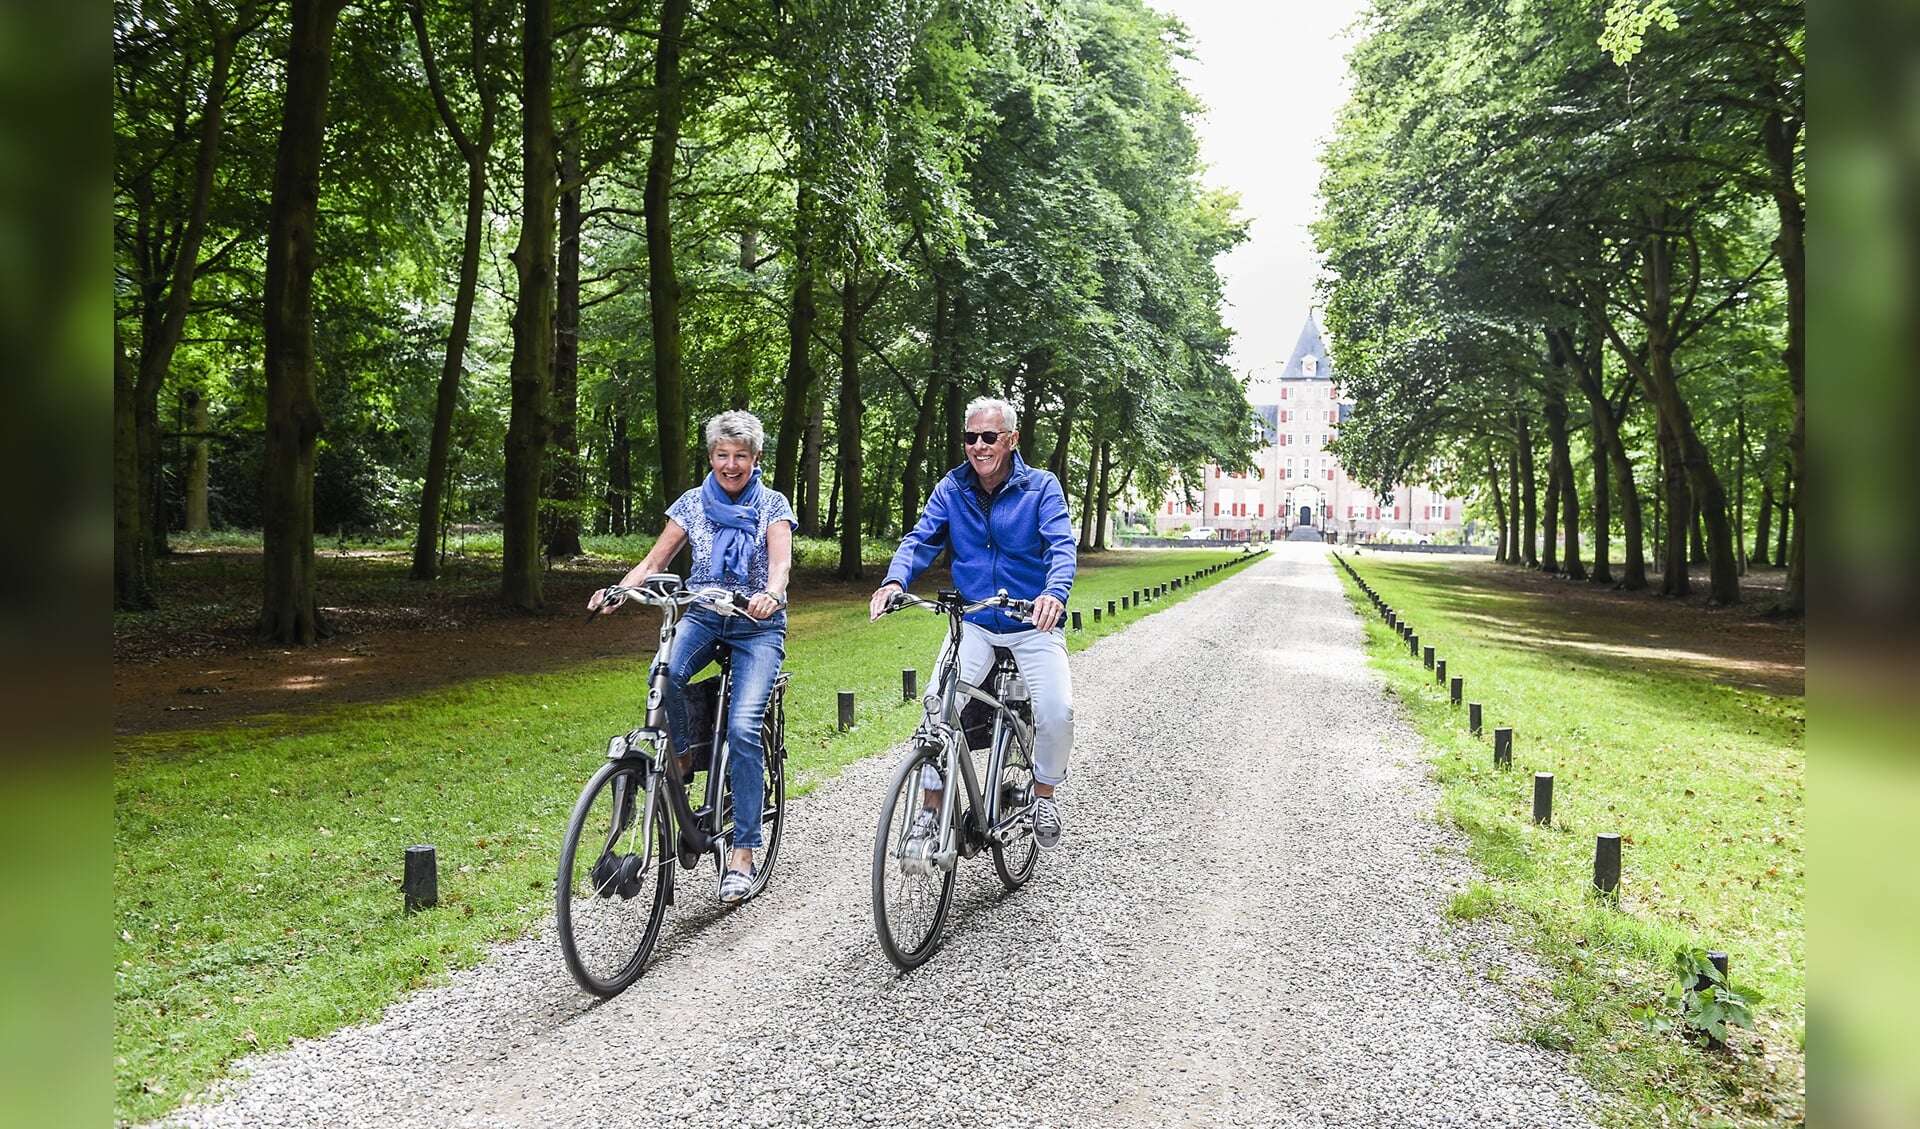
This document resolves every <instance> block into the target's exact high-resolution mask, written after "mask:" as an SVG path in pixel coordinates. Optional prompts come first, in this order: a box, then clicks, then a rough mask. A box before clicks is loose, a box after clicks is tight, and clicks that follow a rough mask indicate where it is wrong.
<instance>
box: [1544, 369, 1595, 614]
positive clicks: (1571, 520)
mask: <svg viewBox="0 0 1920 1129" xmlns="http://www.w3.org/2000/svg"><path fill="white" fill-rule="evenodd" d="M1564 380H1565V377H1564V376H1563V375H1558V374H1556V375H1555V376H1553V377H1551V378H1549V380H1548V388H1547V401H1546V419H1547V442H1548V444H1549V445H1550V446H1551V449H1552V454H1551V456H1550V458H1551V462H1550V464H1549V466H1548V468H1547V474H1548V476H1549V478H1550V479H1553V480H1557V481H1558V482H1559V483H1560V488H1559V489H1558V490H1557V491H1555V501H1556V502H1558V508H1556V507H1555V505H1554V504H1553V503H1549V504H1548V506H1547V525H1548V529H1547V540H1548V541H1549V542H1552V540H1553V537H1554V533H1553V529H1552V526H1553V524H1554V522H1555V520H1556V519H1559V518H1560V517H1561V515H1563V514H1564V515H1565V517H1564V520H1563V521H1561V522H1560V526H1561V534H1562V536H1563V537H1564V538H1565V544H1564V545H1563V546H1562V547H1561V552H1560V570H1561V571H1562V572H1564V573H1565V574H1566V575H1567V577H1568V578H1569V579H1572V580H1585V579H1586V578H1587V569H1586V566H1585V565H1583V564H1581V563H1580V490H1579V483H1578V480H1577V479H1576V478H1575V476H1574V471H1573V452H1572V450H1571V448H1570V444H1569V442H1568V437H1567V389H1566V385H1565V383H1564Z"/></svg>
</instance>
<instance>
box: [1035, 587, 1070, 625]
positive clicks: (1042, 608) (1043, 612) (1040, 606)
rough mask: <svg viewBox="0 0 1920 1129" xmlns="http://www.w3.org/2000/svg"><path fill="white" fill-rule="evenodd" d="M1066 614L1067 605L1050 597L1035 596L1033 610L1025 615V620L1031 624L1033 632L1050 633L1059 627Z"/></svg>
mask: <svg viewBox="0 0 1920 1129" xmlns="http://www.w3.org/2000/svg"><path fill="white" fill-rule="evenodd" d="M1066 613H1067V605H1065V604H1063V603H1061V602H1060V601H1059V600H1056V599H1054V598H1053V597H1052V596H1036V597H1035V598H1034V601H1033V610H1032V611H1031V612H1029V613H1027V618H1028V619H1030V620H1031V621H1032V622H1033V626H1034V630H1036V631H1052V630H1053V629H1054V628H1055V627H1057V626H1059V623H1060V619H1061V617H1062V616H1064V615H1066Z"/></svg>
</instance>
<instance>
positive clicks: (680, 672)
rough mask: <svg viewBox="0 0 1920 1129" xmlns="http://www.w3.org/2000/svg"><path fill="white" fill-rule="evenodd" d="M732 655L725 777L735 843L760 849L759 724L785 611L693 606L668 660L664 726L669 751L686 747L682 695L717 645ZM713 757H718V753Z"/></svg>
mask: <svg viewBox="0 0 1920 1129" xmlns="http://www.w3.org/2000/svg"><path fill="white" fill-rule="evenodd" d="M723 646H724V647H728V648H731V649H732V651H733V691H732V699H733V700H732V702H731V704H730V705H729V706H728V711H729V712H728V714H727V745H728V747H729V749H730V750H731V752H730V753H729V754H728V756H729V760H728V770H727V771H728V776H729V777H730V778H731V780H732V782H733V845H734V846H735V847H739V848H741V849H743V850H744V849H748V848H757V847H759V846H760V809H761V805H762V804H763V803H764V802H765V800H766V791H767V751H766V749H765V748H764V747H763V746H762V743H761V735H760V724H761V722H762V721H763V720H765V716H766V712H767V699H768V698H770V697H772V696H773V680H774V677H775V676H776V675H778V674H779V673H780V663H781V661H782V660H783V659H785V658H786V657H787V613H786V612H784V611H779V612H775V613H774V614H773V615H772V616H770V617H768V618H766V619H753V618H751V617H749V616H744V615H720V614H719V613H717V612H711V611H708V610H707V609H705V608H698V607H696V608H693V609H692V610H690V611H688V612H687V616H686V618H685V619H683V620H681V621H680V628H679V633H678V634H676V635H675V636H674V639H673V654H672V655H671V656H669V657H668V659H667V682H668V685H669V686H670V687H671V689H672V693H669V694H668V695H667V722H668V724H669V725H671V726H672V727H673V747H674V749H675V750H676V751H677V750H681V749H685V748H687V740H688V735H687V704H686V700H685V698H684V697H682V695H681V691H682V690H684V689H685V687H686V685H687V682H688V680H689V679H691V678H692V677H693V676H694V675H695V674H697V673H699V672H700V671H701V670H703V669H705V668H706V665H707V664H708V663H710V662H712V661H713V657H714V655H715V653H717V652H718V651H719V650H720V648H721V647H723ZM714 753H715V754H716V755H718V753H719V750H718V749H715V750H714Z"/></svg>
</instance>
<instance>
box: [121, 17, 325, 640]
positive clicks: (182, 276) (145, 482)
mask: <svg viewBox="0 0 1920 1129" xmlns="http://www.w3.org/2000/svg"><path fill="white" fill-rule="evenodd" d="M252 19H253V4H252V3H250V2H249V3H245V4H243V5H241V7H240V10H239V11H238V12H237V13H235V16H234V21H233V23H232V25H230V26H229V27H227V28H226V29H224V30H222V31H220V32H218V33H216V34H215V35H214V37H213V42H212V43H211V44H210V45H209V46H210V48H211V50H212V56H213V57H212V65H211V67H210V68H209V70H208V77H207V91H206V96H205V97H204V99H203V100H202V102H201V108H200V128H199V133H198V137H197V139H196V143H197V145H198V149H197V151H196V152H195V154H194V163H193V195H192V197H191V198H190V199H189V200H188V201H187V208H186V211H187V215H186V222H185V223H184V224H183V225H182V226H181V228H180V231H179V236H178V242H177V243H176V244H175V245H174V246H172V247H171V248H169V250H171V252H172V262H171V269H169V270H168V271H167V274H166V278H165V280H164V281H162V280H161V279H158V278H156V279H153V280H150V282H148V284H146V285H143V286H142V297H143V307H144V308H143V310H142V312H141V333H140V360H139V362H138V364H137V366H135V367H133V368H132V372H131V377H130V383H129V389H128V394H129V397H130V403H129V410H130V416H129V419H128V422H129V423H130V425H131V426H130V427H128V428H126V429H124V433H123V429H122V427H121V426H120V424H119V422H118V413H119V411H120V409H119V407H118V406H117V405H116V408H115V412H116V423H115V426H114V442H115V444H116V446H115V448H114V457H115V459H116V460H119V459H122V458H125V459H129V460H131V461H132V463H133V471H132V483H131V489H125V488H123V486H122V485H121V484H119V483H118V481H117V477H118V472H116V486H115V489H114V504H115V505H116V506H121V505H125V506H131V507H133V511H132V512H131V513H127V514H122V513H119V512H117V511H116V512H115V514H114V535H115V537H116V538H123V537H134V538H137V539H138V540H139V542H140V543H139V544H138V545H127V546H121V545H119V544H117V543H116V544H115V546H114V561H115V570H114V603H115V606H116V607H122V608H151V607H153V606H154V600H153V562H154V560H155V558H156V557H158V556H159V554H160V553H161V552H163V551H164V549H165V547H166V511H165V506H164V505H163V503H162V495H161V492H160V490H159V485H160V482H161V474H160V393H161V390H162V389H163V388H164V387H165V385H166V382H167V374H168V373H169V372H170V371H171V370H172V368H173V355H174V352H175V350H177V349H178V348H179V346H180V337H181V334H182V333H183V332H184V330H185V328H186V323H187V313H188V311H189V310H190V309H191V308H192V304H193V283H194V277H195V275H196V274H197V273H198V272H199V269H200V246H201V244H202V243H203V242H205V240H206V233H207V222H208V217H209V216H210V215H211V213H212V209H213V182H214V173H215V170H216V169H217V168H218V166H219V157H220V139H221V136H222V134H223V130H224V121H225V116H226V104H227V87H228V85H229V82H230V79H231V74H232V70H233V56H234V52H235V50H236V49H237V47H238V44H239V41H240V37H241V36H243V35H245V34H246V33H247V31H248V30H250V25H251V23H252ZM323 85H324V79H323ZM120 348H121V349H122V350H123V351H124V349H125V345H124V343H122V345H121V346H120ZM115 363H116V364H118V363H119V362H118V361H117V360H116V362H115ZM123 443H124V444H125V447H124V449H123V448H122V447H121V446H120V444H123ZM121 565H125V566H126V567H128V568H131V569H135V570H137V571H138V572H139V579H138V581H137V583H134V584H132V586H131V587H127V586H126V585H127V583H128V580H129V578H128V577H125V576H123V575H122V573H121V570H120V566H121Z"/></svg>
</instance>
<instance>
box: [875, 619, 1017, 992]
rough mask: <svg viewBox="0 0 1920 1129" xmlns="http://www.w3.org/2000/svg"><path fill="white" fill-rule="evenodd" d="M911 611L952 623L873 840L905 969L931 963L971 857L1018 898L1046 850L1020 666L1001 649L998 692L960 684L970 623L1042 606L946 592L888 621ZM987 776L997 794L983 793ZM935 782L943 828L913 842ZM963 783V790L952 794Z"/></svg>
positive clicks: (992, 674) (880, 893)
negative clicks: (978, 616) (1037, 827)
mask: <svg viewBox="0 0 1920 1129" xmlns="http://www.w3.org/2000/svg"><path fill="white" fill-rule="evenodd" d="M908 607H922V608H926V609H928V610H929V611H932V612H935V613H938V614H943V615H945V616H947V618H948V627H947V647H946V650H945V652H944V654H943V656H942V660H941V662H940V664H939V667H938V669H937V670H935V671H934V676H933V680H932V686H931V688H930V690H929V691H928V693H927V695H926V697H925V698H924V699H923V700H922V714H921V719H920V725H919V727H918V728H916V729H915V730H914V734H913V738H912V742H911V751H910V752H909V753H908V754H907V756H906V759H905V760H904V761H902V762H901V764H900V766H899V767H898V768H897V769H895V770H894V774H893V780H892V783H891V784H889V785H888V789H887V798H886V802H885V804H884V805H883V806H882V808H881V810H880V824H879V826H878V827H877V828H876V829H875V831H874V838H873V923H874V932H875V934H876V935H877V936H878V937H879V940H880V948H881V949H882V950H883V951H885V953H886V954H887V959H888V960H890V961H892V962H893V963H894V965H895V966H897V967H898V968H899V969H900V970H901V971H903V972H906V971H911V970H912V969H915V968H918V967H919V966H920V965H922V964H924V963H926V961H927V958H928V957H930V956H932V955H933V952H934V949H935V948H936V947H937V943H938V941H939V937H940V928H941V926H942V925H943V924H945V922H946V917H947V909H948V907H949V906H950V905H951V904H952V902H953V884H954V873H955V868H956V864H957V863H958V861H959V860H960V859H961V858H972V857H973V856H975V855H977V854H979V853H980V850H981V848H983V847H984V848H987V849H988V851H989V852H990V853H991V855H992V857H993V868H994V871H995V872H996V873H997V874H998V875H999V877H1000V884H1001V886H1002V887H1003V888H1005V889H1006V890H1007V892H1009V893H1011V892H1013V891H1014V890H1017V889H1019V888H1020V887H1021V886H1022V885H1024V884H1025V883H1026V881H1027V879H1028V878H1031V877H1032V876H1033V870H1034V865H1035V863H1036V862H1037V861H1038V858H1039V853H1040V845H1039V844H1038V843H1037V842H1035V841H1034V838H1033V824H1032V820H1031V813H1032V810H1033V800H1034V791H1033V708H1032V703H1031V702H1030V701H1029V700H1028V698H1027V694H1026V684H1025V681H1024V680H1023V679H1022V678H1021V676H1020V668H1019V666H1018V664H1016V663H1015V662H1014V658H1013V655H1012V653H1011V652H1010V651H1008V650H1007V649H1006V648H1004V647H995V648H994V663H993V666H992V667H991V668H990V669H989V671H988V674H987V681H986V685H989V686H991V687H992V688H993V689H992V692H988V691H987V690H984V689H982V688H981V687H979V686H974V685H971V684H969V683H967V682H964V681H962V680H961V678H960V635H961V630H962V627H961V624H962V618H961V617H963V616H965V615H967V614H968V613H969V612H973V611H978V610H980V609H982V608H1000V609H1002V610H1005V611H1007V612H1008V613H1009V614H1012V615H1014V616H1015V618H1020V619H1025V618H1026V617H1027V616H1028V614H1029V613H1031V612H1032V610H1033V602H1032V601H1031V600H1015V599H1011V598H1009V597H1008V596H1007V594H1006V592H1005V591H1004V590H1002V591H1001V592H1000V593H999V594H998V595H996V596H993V597H991V598H989V599H986V600H981V601H978V602H976V603H967V602H966V601H964V600H962V599H961V597H960V594H959V593H958V592H950V591H942V592H940V593H939V594H938V595H937V597H936V598H935V599H932V600H928V599H924V598H922V597H919V596H914V595H911V594H909V593H905V592H902V593H899V594H897V595H895V596H894V597H893V599H892V601H891V602H890V603H889V604H888V605H887V607H886V609H885V611H883V612H882V613H881V614H883V615H884V614H890V613H892V612H895V611H899V610H901V609H902V608H908ZM976 737H977V738H978V739H979V742H978V743H976V741H975V738H976ZM976 749H984V750H985V751H986V753H987V768H986V772H985V774H984V776H982V775H980V774H977V773H976V772H975V765H974V758H975V755H976V753H975V750H976ZM983 779H984V780H985V781H989V782H992V784H993V786H992V787H991V788H986V789H983V788H982V780H983ZM933 781H937V788H938V790H939V791H940V799H939V801H938V805H937V807H936V808H935V809H933V810H935V811H936V815H935V825H934V831H933V834H932V835H931V836H929V837H922V838H915V837H914V836H913V835H912V831H913V825H914V821H915V819H916V818H917V816H918V813H919V812H920V811H921V810H922V809H924V808H926V807H927V804H926V793H927V792H929V791H931V790H933V787H930V782H933ZM956 781H958V783H959V786H957V787H955V786H952V785H954V784H955V782H956ZM962 803H964V804H965V805H966V806H965V808H964V809H963V808H962V807H961V805H962Z"/></svg>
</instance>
